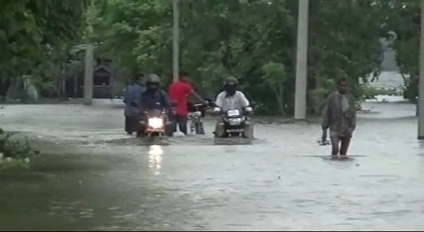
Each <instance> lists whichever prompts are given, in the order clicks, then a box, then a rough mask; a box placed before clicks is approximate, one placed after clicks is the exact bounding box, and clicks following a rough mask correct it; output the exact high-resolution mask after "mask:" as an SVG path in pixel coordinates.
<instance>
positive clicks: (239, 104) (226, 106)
mask: <svg viewBox="0 0 424 232" xmlns="http://www.w3.org/2000/svg"><path fill="white" fill-rule="evenodd" d="M215 104H216V105H217V106H218V107H219V108H221V110H222V111H224V112H226V111H228V110H239V111H240V112H241V111H243V109H244V108H246V107H248V106H249V105H250V102H249V100H247V98H246V96H245V95H244V93H242V92H240V91H236V93H235V94H234V95H233V96H227V93H226V92H225V91H222V92H221V93H219V94H218V96H217V97H216V101H215Z"/></svg>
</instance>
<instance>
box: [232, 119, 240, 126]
mask: <svg viewBox="0 0 424 232" xmlns="http://www.w3.org/2000/svg"><path fill="white" fill-rule="evenodd" d="M229 123H230V125H232V126H236V125H240V124H241V118H232V119H230V120H229Z"/></svg>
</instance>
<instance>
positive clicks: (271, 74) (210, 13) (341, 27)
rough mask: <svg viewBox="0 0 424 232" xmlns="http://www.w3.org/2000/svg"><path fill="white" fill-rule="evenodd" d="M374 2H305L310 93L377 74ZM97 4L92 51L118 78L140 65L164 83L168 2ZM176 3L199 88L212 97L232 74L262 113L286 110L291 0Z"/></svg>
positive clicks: (290, 85) (185, 62)
mask: <svg viewBox="0 0 424 232" xmlns="http://www.w3.org/2000/svg"><path fill="white" fill-rule="evenodd" d="M374 2H375V1H371V0H364V1H350V0H349V1H348V0H340V1H326V0H314V1H311V10H310V11H311V12H310V43H309V48H310V52H309V53H310V59H309V69H308V74H309V75H308V76H309V80H308V82H309V85H308V86H309V87H310V91H313V92H314V93H317V94H318V95H322V94H324V93H327V92H329V91H331V89H327V88H329V87H330V86H331V85H330V84H329V83H331V81H330V82H329V81H328V80H331V79H335V78H338V77H340V76H347V77H348V78H350V79H351V82H352V84H353V86H354V88H356V86H358V83H359V79H364V80H366V79H367V77H368V76H369V74H370V73H376V74H378V67H379V64H380V62H381V52H382V51H381V44H380V42H379V38H380V37H381V35H382V30H381V16H380V13H381V12H380V10H381V9H382V6H380V5H375V4H374ZM101 8H102V9H101V11H99V17H100V18H102V20H101V22H102V23H101V25H99V26H98V27H97V28H96V33H97V34H98V35H102V36H101V38H103V43H102V46H101V47H100V48H99V50H102V51H105V52H106V51H107V53H108V55H109V56H110V57H112V58H113V59H114V61H115V62H117V63H118V64H119V66H120V67H122V69H123V73H125V75H130V74H131V73H133V72H135V71H137V70H142V71H145V72H156V73H158V74H159V75H161V76H162V77H163V78H164V79H166V80H170V78H169V77H170V73H171V72H170V71H171V70H172V33H171V32H172V30H171V29H172V28H171V27H172V7H171V3H170V1H164V0H160V1H154V0H152V1H136V0H129V1H126V0H106V1H104V2H103V4H102V7H101ZM179 8H180V25H181V40H180V46H181V49H180V50H181V57H180V60H181V67H182V69H185V70H188V71H189V72H190V73H191V74H192V79H193V80H194V83H195V84H196V85H197V86H198V87H200V88H202V89H205V90H207V91H208V94H209V95H212V96H210V97H214V95H215V94H216V93H217V91H219V89H220V88H221V83H222V78H223V77H224V76H225V75H227V74H231V75H233V76H236V77H238V78H239V79H240V82H241V88H242V90H243V91H245V92H246V93H247V95H248V96H249V97H250V98H251V99H254V100H255V101H257V102H260V103H262V105H263V106H264V109H265V111H268V112H274V113H276V112H275V108H276V106H278V107H279V108H280V110H279V111H281V112H285V113H291V112H292V111H293V104H294V101H293V100H294V99H293V94H294V74H295V72H294V71H295V62H294V58H295V54H296V51H295V44H296V26H297V25H296V18H297V2H296V1H289V0H274V1H271V0H270V1H263V0H250V1H228V0H214V1H206V0H185V1H180V5H179ZM264 80H266V81H264ZM270 86H271V88H272V89H273V94H270V91H269V88H270ZM321 98H322V97H319V98H316V99H321ZM316 105H319V104H315V103H312V104H311V106H310V108H314V107H315V106H316ZM315 111H316V110H315ZM311 112H314V111H313V110H312V111H311Z"/></svg>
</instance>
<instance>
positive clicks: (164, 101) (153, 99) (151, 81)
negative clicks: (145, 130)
mask: <svg viewBox="0 0 424 232" xmlns="http://www.w3.org/2000/svg"><path fill="white" fill-rule="evenodd" d="M155 109H157V110H160V111H165V112H166V116H167V119H166V121H167V122H168V120H169V113H170V110H171V105H170V103H169V100H168V97H167V95H166V93H165V92H164V91H162V90H161V89H160V78H159V77H158V76H157V75H156V74H149V75H148V76H147V78H146V90H145V91H144V92H143V93H142V94H141V99H140V112H141V115H140V116H141V120H144V113H145V112H147V111H150V110H155Z"/></svg>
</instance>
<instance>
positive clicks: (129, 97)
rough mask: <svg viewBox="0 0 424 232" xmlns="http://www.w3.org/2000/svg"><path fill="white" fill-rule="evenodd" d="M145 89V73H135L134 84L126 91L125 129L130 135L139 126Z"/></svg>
mask: <svg viewBox="0 0 424 232" xmlns="http://www.w3.org/2000/svg"><path fill="white" fill-rule="evenodd" d="M145 89H146V87H144V75H143V74H141V73H139V74H137V75H135V77H134V80H133V84H132V85H131V86H129V87H127V90H126V91H125V97H124V103H125V112H124V114H125V131H126V132H127V134H128V135H131V134H132V133H133V132H136V131H137V130H138V128H139V115H140V109H139V107H140V98H141V94H142V93H143V92H144V90H145Z"/></svg>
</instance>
